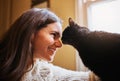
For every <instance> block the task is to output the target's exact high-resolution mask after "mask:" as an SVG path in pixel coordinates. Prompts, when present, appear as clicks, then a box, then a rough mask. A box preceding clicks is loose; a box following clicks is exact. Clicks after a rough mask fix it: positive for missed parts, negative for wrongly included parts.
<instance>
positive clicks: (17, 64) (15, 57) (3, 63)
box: [0, 8, 61, 81]
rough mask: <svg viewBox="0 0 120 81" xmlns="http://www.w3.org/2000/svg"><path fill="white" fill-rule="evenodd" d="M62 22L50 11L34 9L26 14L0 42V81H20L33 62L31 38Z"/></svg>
mask: <svg viewBox="0 0 120 81" xmlns="http://www.w3.org/2000/svg"><path fill="white" fill-rule="evenodd" d="M54 22H60V23H61V20H60V19H59V17H58V16H56V15H55V14H54V13H53V12H51V11H50V10H48V9H39V8H32V9H30V10H28V11H26V12H24V13H23V14H22V15H21V16H20V17H19V18H18V19H17V20H16V21H15V22H14V23H13V24H12V25H11V27H10V28H9V30H8V31H7V32H6V33H5V35H4V36H3V38H2V40H1V41H0V81H20V79H21V77H22V76H23V74H24V73H25V72H26V71H27V65H28V62H29V61H30V62H32V66H33V53H32V47H31V44H30V43H31V36H32V35H33V34H34V33H35V32H36V31H38V30H40V29H41V28H43V27H46V26H47V25H48V24H50V23H54Z"/></svg>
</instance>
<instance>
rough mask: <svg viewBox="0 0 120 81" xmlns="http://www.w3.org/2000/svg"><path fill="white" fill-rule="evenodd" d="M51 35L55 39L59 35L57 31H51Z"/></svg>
mask: <svg viewBox="0 0 120 81" xmlns="http://www.w3.org/2000/svg"><path fill="white" fill-rule="evenodd" d="M51 35H52V36H53V38H54V39H57V38H59V37H60V34H59V33H58V32H53V33H51Z"/></svg>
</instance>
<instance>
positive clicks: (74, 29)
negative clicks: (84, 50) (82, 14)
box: [61, 18, 89, 45]
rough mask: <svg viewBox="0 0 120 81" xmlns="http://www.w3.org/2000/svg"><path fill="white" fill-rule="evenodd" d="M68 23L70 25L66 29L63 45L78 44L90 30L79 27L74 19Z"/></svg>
mask: <svg viewBox="0 0 120 81" xmlns="http://www.w3.org/2000/svg"><path fill="white" fill-rule="evenodd" d="M68 22H69V25H68V26H67V27H66V28H65V29H64V31H63V34H62V39H61V40H62V42H63V44H70V45H73V44H75V43H78V40H79V39H80V38H82V37H81V36H83V34H85V33H86V32H88V31H89V30H88V29H87V28H86V27H81V26H79V25H78V24H77V23H75V22H74V21H73V20H72V18H69V20H68Z"/></svg>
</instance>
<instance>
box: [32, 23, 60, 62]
mask: <svg viewBox="0 0 120 81" xmlns="http://www.w3.org/2000/svg"><path fill="white" fill-rule="evenodd" d="M61 35H62V27H61V24H60V23H59V22H55V23H52V24H48V25H47V27H44V28H42V29H40V30H39V31H38V32H37V33H36V34H35V35H34V36H33V38H32V46H33V55H34V59H36V58H40V59H44V60H47V61H52V60H53V59H54V56H55V52H56V50H57V48H60V47H61V46H62V43H61V41H60V37H61Z"/></svg>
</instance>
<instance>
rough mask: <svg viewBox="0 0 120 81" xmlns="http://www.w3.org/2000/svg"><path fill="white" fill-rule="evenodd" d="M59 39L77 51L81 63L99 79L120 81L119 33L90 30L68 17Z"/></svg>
mask: <svg viewBox="0 0 120 81" xmlns="http://www.w3.org/2000/svg"><path fill="white" fill-rule="evenodd" d="M61 40H62V43H63V44H65V45H66V44H67V45H72V46H73V47H74V48H75V49H76V50H77V51H78V52H79V56H80V57H81V59H82V61H83V64H84V65H85V66H86V67H88V68H89V69H90V70H91V71H93V72H94V73H95V74H96V75H97V76H98V77H100V79H101V81H120V77H119V76H120V75H119V73H120V65H119V64H120V63H119V62H120V34H117V33H111V32H105V31H97V30H96V31H90V29H88V28H87V27H81V26H80V25H78V24H77V23H75V22H74V21H73V20H72V18H69V26H67V27H66V28H65V29H64V31H63V34H62V38H61Z"/></svg>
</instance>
